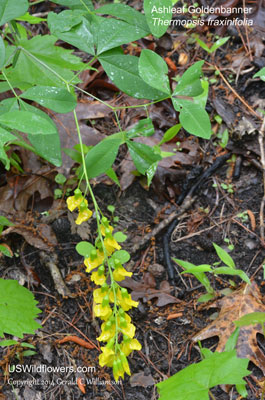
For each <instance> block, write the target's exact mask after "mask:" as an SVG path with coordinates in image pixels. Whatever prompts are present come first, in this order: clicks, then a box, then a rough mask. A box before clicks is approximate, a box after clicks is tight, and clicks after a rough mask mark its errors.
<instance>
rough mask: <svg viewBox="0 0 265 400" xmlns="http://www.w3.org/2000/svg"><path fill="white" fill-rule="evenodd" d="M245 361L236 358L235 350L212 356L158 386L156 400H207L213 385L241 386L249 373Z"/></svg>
mask: <svg viewBox="0 0 265 400" xmlns="http://www.w3.org/2000/svg"><path fill="white" fill-rule="evenodd" d="M248 362H249V360H247V359H244V358H237V356H236V350H232V351H225V352H222V353H218V352H215V353H213V354H212V356H211V357H209V358H207V359H205V360H203V361H201V362H199V363H197V364H192V365H190V366H188V367H186V368H184V369H183V370H182V371H180V372H177V373H176V374H175V375H173V376H172V377H171V378H169V379H167V380H165V381H164V382H161V383H158V384H157V385H156V386H157V387H158V392H159V395H160V397H159V400H183V399H192V400H209V394H208V392H209V390H210V389H211V388H213V387H214V386H217V385H221V384H224V385H234V384H236V385H245V381H244V380H243V377H245V376H247V375H249V374H250V373H251V372H250V371H249V370H248V369H247V366H248Z"/></svg>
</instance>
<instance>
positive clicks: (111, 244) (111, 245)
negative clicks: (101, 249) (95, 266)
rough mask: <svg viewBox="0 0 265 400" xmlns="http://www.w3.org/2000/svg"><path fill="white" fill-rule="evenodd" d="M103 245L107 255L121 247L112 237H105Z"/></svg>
mask: <svg viewBox="0 0 265 400" xmlns="http://www.w3.org/2000/svg"><path fill="white" fill-rule="evenodd" d="M104 245H105V247H106V250H107V253H108V255H111V254H112V253H113V252H114V251H115V250H120V249H121V246H120V245H119V243H118V242H117V241H116V240H115V239H114V238H113V237H111V238H108V237H106V238H105V239H104Z"/></svg>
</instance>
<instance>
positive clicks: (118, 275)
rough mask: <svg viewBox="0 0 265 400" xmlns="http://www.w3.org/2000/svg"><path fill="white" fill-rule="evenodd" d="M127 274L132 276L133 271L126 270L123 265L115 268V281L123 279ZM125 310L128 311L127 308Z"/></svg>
mask: <svg viewBox="0 0 265 400" xmlns="http://www.w3.org/2000/svg"><path fill="white" fill-rule="evenodd" d="M125 276H132V272H128V271H126V269H125V268H123V266H122V265H120V266H118V267H116V268H115V270H114V272H113V277H114V279H115V281H118V282H119V281H123V279H124V278H125ZM137 304H138V303H137ZM125 311H127V310H125Z"/></svg>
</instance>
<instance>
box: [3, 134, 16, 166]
mask: <svg viewBox="0 0 265 400" xmlns="http://www.w3.org/2000/svg"><path fill="white" fill-rule="evenodd" d="M14 140H17V137H16V136H14V135H12V133H10V132H8V131H7V130H6V129H4V128H1V127H0V160H1V161H2V162H3V163H4V165H5V168H6V169H9V168H10V161H9V158H8V156H7V154H6V152H5V150H4V145H5V144H6V143H8V142H12V141H14Z"/></svg>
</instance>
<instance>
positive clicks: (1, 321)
mask: <svg viewBox="0 0 265 400" xmlns="http://www.w3.org/2000/svg"><path fill="white" fill-rule="evenodd" d="M36 304H37V301H36V300H35V299H34V296H33V294H32V293H31V292H30V291H29V290H28V289H26V288H24V287H23V286H20V285H19V284H18V282H17V281H15V280H9V279H7V280H5V279H1V278H0V337H3V336H4V333H7V334H9V335H13V336H18V337H19V338H22V337H23V335H24V334H26V333H32V334H33V333H35V331H36V330H37V329H39V328H41V325H40V324H38V323H37V322H36V321H34V319H35V318H37V316H38V314H39V313H40V312H41V310H40V309H38V308H37V307H36Z"/></svg>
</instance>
